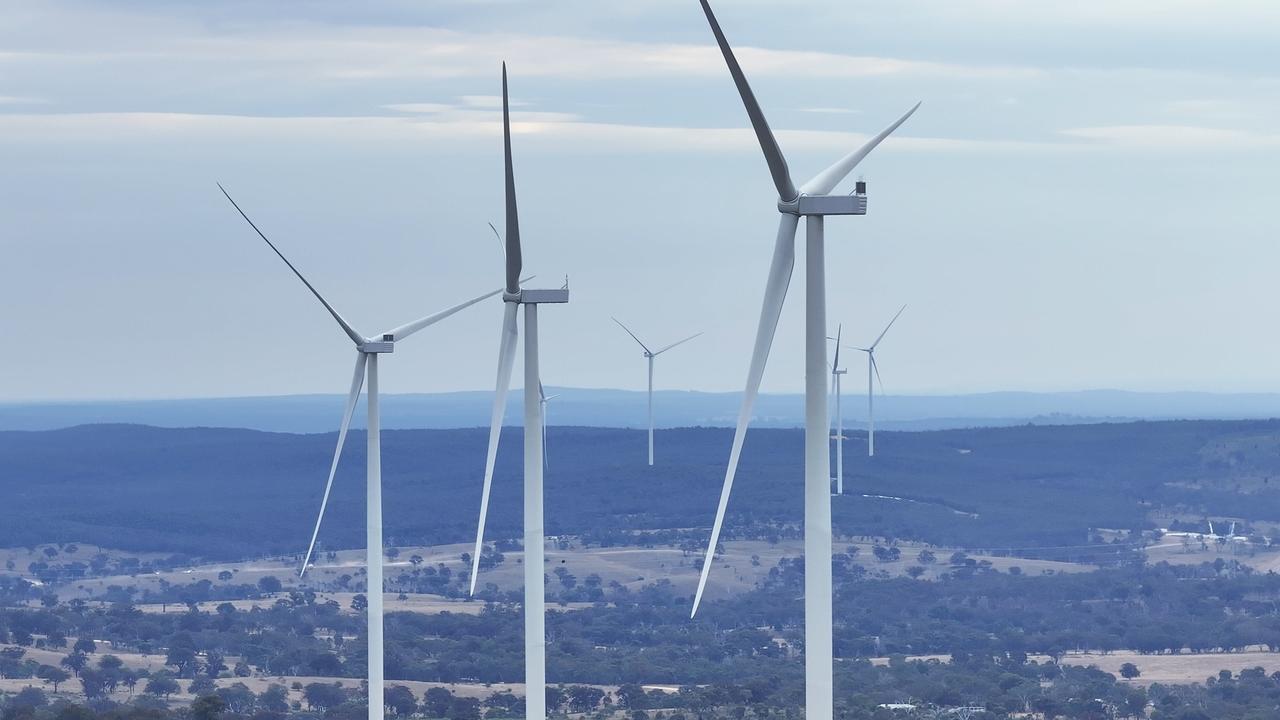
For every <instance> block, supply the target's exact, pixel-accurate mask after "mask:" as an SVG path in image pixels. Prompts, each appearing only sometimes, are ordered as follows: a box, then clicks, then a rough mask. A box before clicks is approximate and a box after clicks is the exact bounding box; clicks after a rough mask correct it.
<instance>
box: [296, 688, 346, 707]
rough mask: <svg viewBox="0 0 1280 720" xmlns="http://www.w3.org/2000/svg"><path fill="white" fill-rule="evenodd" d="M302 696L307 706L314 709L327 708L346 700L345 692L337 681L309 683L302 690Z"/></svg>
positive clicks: (336, 705)
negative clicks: (331, 682)
mask: <svg viewBox="0 0 1280 720" xmlns="http://www.w3.org/2000/svg"><path fill="white" fill-rule="evenodd" d="M302 697H303V698H304V699H305V700H306V701H307V707H309V708H312V709H315V710H328V709H330V708H335V707H338V706H339V705H341V704H342V703H344V702H346V700H347V693H346V691H344V690H343V689H342V686H341V685H340V684H338V683H336V682H335V683H333V684H327V683H311V684H310V685H307V686H306V687H305V688H303V690H302Z"/></svg>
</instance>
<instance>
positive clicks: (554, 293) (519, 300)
mask: <svg viewBox="0 0 1280 720" xmlns="http://www.w3.org/2000/svg"><path fill="white" fill-rule="evenodd" d="M502 299H503V300H504V301H506V302H509V303H516V304H517V305H553V304H563V303H567V302H569V288H568V287H567V286H566V287H562V288H557V289H554V290H521V291H520V292H518V293H503V294H502Z"/></svg>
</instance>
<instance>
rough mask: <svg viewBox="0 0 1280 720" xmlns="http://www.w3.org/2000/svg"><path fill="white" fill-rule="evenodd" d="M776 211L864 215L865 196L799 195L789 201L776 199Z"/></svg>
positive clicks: (802, 214)
mask: <svg viewBox="0 0 1280 720" xmlns="http://www.w3.org/2000/svg"><path fill="white" fill-rule="evenodd" d="M778 212H780V213H786V214H788V215H799V216H802V217H805V216H809V215H819V216H824V217H825V216H827V215H866V214H867V196H866V195H865V194H856V193H855V194H853V195H801V196H799V197H797V198H796V199H795V200H792V201H791V202H784V201H782V200H779V201H778Z"/></svg>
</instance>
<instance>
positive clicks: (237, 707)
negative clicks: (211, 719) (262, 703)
mask: <svg viewBox="0 0 1280 720" xmlns="http://www.w3.org/2000/svg"><path fill="white" fill-rule="evenodd" d="M214 694H215V695H217V696H218V698H219V699H220V700H222V702H224V703H226V706H227V710H229V711H230V712H233V713H235V714H236V715H248V714H250V713H252V712H253V710H254V707H255V706H257V704H258V696H256V695H254V694H253V691H252V690H250V689H249V686H248V685H245V684H244V683H242V682H238V683H233V684H232V685H230V686H228V687H224V688H218V689H217V690H216V691H215V692H214Z"/></svg>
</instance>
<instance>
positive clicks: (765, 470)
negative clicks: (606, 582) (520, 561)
mask: <svg viewBox="0 0 1280 720" xmlns="http://www.w3.org/2000/svg"><path fill="white" fill-rule="evenodd" d="M549 432H550V437H549V443H550V458H551V468H550V470H549V472H548V474H547V481H546V483H547V508H548V510H547V531H548V533H549V534H569V535H578V536H582V537H585V538H589V539H591V540H592V541H594V542H597V543H604V544H610V543H612V544H619V543H624V542H626V541H627V533H630V532H632V531H635V530H653V529H669V528H704V527H707V526H708V525H709V523H710V520H711V518H712V516H713V514H714V512H715V503H716V499H717V497H718V495H719V491H720V483H721V481H722V479H723V473H724V463H725V461H726V457H727V451H728V447H729V443H730V439H731V431H729V430H724V429H704V428H688V429H679V430H670V431H661V432H660V434H659V435H660V436H659V443H660V447H661V453H660V457H659V464H658V466H657V467H655V468H650V467H647V466H646V465H645V464H644V462H643V457H644V436H643V433H642V432H639V431H631V430H618V429H601V428H561V427H552V428H551V429H550V431H549ZM1277 433H1280V421H1197V422H1139V423H1125V424H1100V425H1075V426H1056V427H1043V426H1024V427H1016V428H984V429H973V430H948V431H937V432H920V433H883V434H882V436H881V437H880V439H879V441H878V443H877V445H878V448H877V449H878V452H877V456H876V457H875V458H874V460H869V459H868V458H866V457H865V456H863V455H862V454H860V453H859V452H857V451H856V450H857V448H858V445H857V443H855V442H854V441H852V440H851V441H850V442H849V448H848V449H847V451H846V454H845V458H846V473H847V475H848V478H847V480H846V487H847V488H848V489H849V490H850V492H851V493H852V495H851V496H849V497H845V498H837V499H836V501H835V502H834V503H833V513H834V522H835V527H836V529H837V532H838V533H842V534H846V535H868V536H883V537H896V538H903V539H921V540H924V541H927V542H930V543H934V544H938V545H951V546H960V547H969V548H997V549H998V548H1006V549H1010V550H1012V551H1014V554H1018V553H1019V552H1022V551H1024V550H1025V551H1026V552H1031V553H1035V552H1037V551H1036V550H1034V549H1035V548H1052V547H1057V546H1079V545H1083V544H1087V543H1088V541H1089V537H1090V535H1089V533H1090V530H1091V529H1093V528H1098V527H1104V528H1118V529H1141V528H1151V527H1152V523H1151V521H1150V519H1149V516H1150V513H1151V512H1152V511H1153V510H1155V509H1159V508H1168V509H1173V510H1178V511H1181V512H1183V513H1186V514H1192V515H1201V516H1212V515H1219V516H1231V517H1240V518H1245V519H1253V520H1280V487H1275V488H1272V487H1271V486H1270V477H1271V474H1272V473H1273V472H1280V453H1278V452H1276V450H1275V448H1274V447H1273V446H1272V445H1270V444H1267V442H1265V441H1264V442H1263V443H1262V444H1259V443H1258V442H1256V441H1255V440H1253V439H1254V438H1259V437H1261V438H1264V439H1268V438H1272V437H1274V436H1275V435H1276V434H1277ZM485 440H486V432H485V431H484V430H481V429H473V430H422V431H409V430H406V431H393V432H387V433H385V435H384V438H383V453H384V460H383V473H384V484H385V491H384V495H385V497H386V499H387V502H386V529H387V537H388V543H389V544H398V545H409V544H417V545H426V544H440V543H448V542H464V541H466V540H469V539H470V538H471V536H472V533H473V532H474V522H475V515H476V513H477V511H478V508H479V494H480V479H481V475H482V472H483V461H484V444H485ZM802 440H803V436H802V433H801V432H800V431H798V430H769V429H758V430H752V431H751V432H750V434H749V436H748V439H747V443H746V449H745V451H744V455H743V460H742V465H741V468H740V470H739V473H738V484H737V487H736V490H735V494H734V496H733V500H732V502H731V504H730V506H729V512H730V517H729V521H728V522H727V523H726V536H727V537H728V538H733V537H754V538H765V537H770V536H777V535H778V534H779V533H786V532H792V533H794V532H795V531H796V530H797V528H798V525H799V522H800V518H801V493H800V492H799V489H800V484H801V482H802V473H801V461H800V459H801V457H802ZM334 441H335V435H334V434H322V435H288V434H280V433H263V432H255V431H248V430H232V429H211V428H192V429H182V430H173V429H158V428H149V427H143V426H83V427H77V428H71V429H67V430H57V431H46V432H4V433H0V457H4V458H5V463H4V465H3V467H2V468H0V493H3V494H4V497H5V498H6V503H5V508H4V509H3V512H4V515H5V517H4V522H3V523H0V546H21V545H35V544H38V543H44V542H85V543H93V544H99V545H107V546H110V547H116V548H121V549H125V550H133V551H159V552H165V553H184V554H187V555H191V556H198V557H204V558H217V559H234V558H243V557H255V556H261V555H269V554H277V553H285V552H294V551H296V549H297V546H298V543H299V542H300V538H305V537H307V536H308V534H309V532H310V529H311V524H312V523H313V522H314V517H315V512H316V509H317V508H318V506H319V500H320V494H321V492H322V490H323V484H324V478H325V475H326V474H327V471H328V464H329V461H330V458H331V456H332V452H333V444H334ZM503 442H504V445H503V447H504V450H503V452H501V453H500V455H499V460H498V466H497V473H496V477H495V489H494V495H493V505H492V507H491V509H490V513H491V514H490V527H491V528H492V531H493V533H494V535H493V536H494V537H515V536H518V528H519V521H520V503H521V483H520V481H519V477H520V475H519V473H520V467H521V457H520V452H519V444H520V442H521V434H520V431H519V429H511V428H508V429H506V430H505V431H504V436H503ZM363 453H364V442H363V440H362V438H361V436H360V433H355V434H354V435H353V436H352V437H351V438H349V440H348V442H347V450H346V452H345V454H344V459H343V462H342V465H341V469H340V471H339V475H338V478H337V481H336V483H335V487H334V497H333V502H332V503H331V504H330V512H329V516H328V518H327V519H326V524H325V527H324V532H323V534H322V536H321V541H322V542H323V543H324V544H325V545H326V546H328V547H332V548H344V547H359V546H361V544H362V543H363V531H362V529H361V528H362V522H363V515H364V490H363V469H364V455H363ZM1241 482H1244V483H1247V488H1245V489H1246V490H1247V492H1241V491H1240V488H1239V487H1237V486H1238V484H1239V483H1241ZM861 494H867V495H885V496H893V497H900V498H906V499H911V500H918V501H920V502H915V503H904V502H900V501H894V500H888V499H883V498H868V497H861V496H860V495H861ZM1042 552H1043V553H1049V552H1050V551H1048V550H1045V551H1042ZM1073 559H1077V558H1073Z"/></svg>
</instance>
